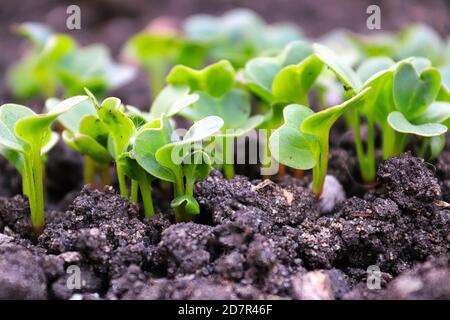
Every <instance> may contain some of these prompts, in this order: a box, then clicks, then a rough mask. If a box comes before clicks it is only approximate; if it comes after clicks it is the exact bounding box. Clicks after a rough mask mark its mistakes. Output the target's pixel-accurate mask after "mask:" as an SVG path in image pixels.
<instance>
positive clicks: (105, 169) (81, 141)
mask: <svg viewBox="0 0 450 320" xmlns="http://www.w3.org/2000/svg"><path fill="white" fill-rule="evenodd" d="M58 103H59V100H58V99H56V98H52V99H48V100H47V101H46V104H45V106H46V108H47V110H49V111H51V110H52V109H53V108H54V107H55V106H57V105H58ZM58 122H59V123H60V124H61V125H62V126H63V127H64V131H63V133H62V137H63V140H64V142H65V143H66V144H67V145H68V146H69V147H71V148H72V149H73V150H75V151H77V152H78V153H80V154H82V155H83V157H84V160H83V162H84V163H83V166H84V170H83V172H84V183H85V184H89V185H91V186H92V187H94V188H97V189H102V188H103V186H105V185H108V184H110V183H111V178H110V173H109V165H110V163H111V156H110V154H109V152H108V147H107V143H108V134H109V131H108V129H107V127H106V126H105V125H104V124H103V122H102V121H101V120H100V118H99V117H98V116H97V111H96V109H95V107H94V105H93V104H92V102H91V101H89V100H88V101H85V102H83V103H80V104H79V105H77V106H75V107H74V108H72V109H71V110H69V111H68V112H66V113H64V114H62V115H61V116H60V117H59V118H58ZM96 176H99V178H100V183H99V184H97V179H96Z"/></svg>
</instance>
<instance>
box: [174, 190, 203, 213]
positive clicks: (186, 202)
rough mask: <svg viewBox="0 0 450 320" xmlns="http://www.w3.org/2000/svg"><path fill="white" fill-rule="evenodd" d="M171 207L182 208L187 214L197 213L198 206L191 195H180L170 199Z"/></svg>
mask: <svg viewBox="0 0 450 320" xmlns="http://www.w3.org/2000/svg"><path fill="white" fill-rule="evenodd" d="M170 206H171V207H172V208H184V210H185V212H186V213H187V214H199V213H200V206H199V204H198V202H197V200H195V198H194V197H193V196H190V195H186V194H185V195H182V196H178V197H176V198H175V199H173V200H172V202H171V203H170Z"/></svg>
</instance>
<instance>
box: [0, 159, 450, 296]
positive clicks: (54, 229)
mask: <svg viewBox="0 0 450 320" xmlns="http://www.w3.org/2000/svg"><path fill="white" fill-rule="evenodd" d="M446 159H447V157H445V153H444V154H443V155H442V156H441V158H440V159H439V161H438V167H439V165H440V166H444V163H447V162H446ZM447 165H450V164H449V163H447ZM437 172H438V173H439V172H440V170H439V169H438V170H437ZM377 179H378V180H377V182H378V184H377V188H376V189H374V190H372V191H370V192H367V193H366V194H365V195H364V197H362V198H359V197H355V196H353V197H350V198H348V199H347V200H346V201H345V202H344V203H343V204H342V205H341V206H338V207H337V208H336V209H335V210H334V211H333V212H332V213H329V214H325V215H324V214H322V213H321V212H320V210H319V208H318V205H317V203H316V201H315V199H314V196H313V195H312V193H311V192H310V191H309V189H308V188H307V187H306V186H307V185H308V183H309V181H308V178H304V179H303V180H299V179H295V178H291V177H286V178H284V179H282V180H281V181H279V183H274V182H271V181H269V180H265V181H260V180H255V181H249V180H248V178H246V177H244V176H236V177H235V178H234V179H233V180H231V181H227V180H225V179H224V178H223V177H222V174H221V173H220V172H218V171H216V170H214V171H213V172H212V173H211V175H210V176H209V177H208V178H207V179H206V180H204V181H201V182H198V183H197V185H196V196H197V199H198V200H199V203H200V204H201V207H202V213H201V215H200V216H199V217H198V219H197V222H189V223H174V222H173V216H172V212H171V211H170V210H169V211H167V210H166V211H164V212H161V211H160V209H158V207H159V206H157V212H158V214H157V215H155V217H154V218H152V219H150V220H143V219H142V217H141V215H140V211H139V209H138V208H137V207H135V206H134V205H132V204H130V203H128V202H127V201H125V200H123V199H122V198H121V197H120V196H119V195H118V194H117V193H116V192H115V191H114V190H113V189H112V188H111V187H107V188H106V189H105V190H104V191H103V192H100V191H91V190H90V189H87V188H85V189H83V190H82V191H81V192H80V193H79V194H78V195H77V196H76V198H75V199H74V201H73V202H72V204H71V205H70V206H69V208H68V210H66V211H52V212H50V213H49V214H48V216H47V225H46V228H45V229H44V232H43V233H42V234H41V235H40V236H39V238H37V239H35V238H34V237H33V234H32V232H31V230H30V228H29V218H28V217H29V212H28V211H29V208H28V203H27V201H25V200H23V198H22V197H20V196H16V197H14V198H0V230H2V233H1V234H0V298H19V299H29V298H30V299H31V298H36V299H46V298H52V299H69V298H84V299H103V298H106V299H280V298H283V299H284V298H291V299H385V298H395V299H405V298H447V299H448V298H450V288H449V283H450V281H449V280H450V262H449V261H450V260H449V259H450V255H449V253H450V205H449V204H447V203H446V202H444V201H442V200H441V199H442V197H441V187H440V184H442V183H440V180H439V179H438V178H436V177H435V174H434V171H433V170H432V167H431V166H429V165H427V164H426V163H424V162H423V161H422V160H420V159H418V158H415V157H412V156H410V155H409V154H404V155H402V156H400V157H397V158H392V159H390V160H388V161H386V162H384V163H382V165H381V166H380V168H379V170H378V173H377ZM158 203H159V202H158ZM74 265H75V266H78V267H79V270H80V275H81V279H82V285H81V286H80V287H78V288H75V289H69V287H70V286H69V287H68V285H67V284H68V282H69V281H70V277H71V274H70V272H69V273H68V270H69V269H68V268H69V266H74ZM373 265H376V266H378V267H379V268H380V270H381V289H380V290H369V289H368V287H367V284H366V282H367V280H366V279H367V275H368V273H367V271H366V270H367V268H368V267H369V266H373ZM23 279H27V281H24V280H23Z"/></svg>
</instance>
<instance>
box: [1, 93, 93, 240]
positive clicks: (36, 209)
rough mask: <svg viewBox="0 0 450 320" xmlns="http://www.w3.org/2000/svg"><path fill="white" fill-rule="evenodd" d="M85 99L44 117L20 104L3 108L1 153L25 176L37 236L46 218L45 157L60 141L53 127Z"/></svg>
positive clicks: (72, 100) (60, 105)
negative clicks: (55, 122) (57, 119)
mask: <svg viewBox="0 0 450 320" xmlns="http://www.w3.org/2000/svg"><path fill="white" fill-rule="evenodd" d="M86 99H87V97H86V96H75V97H72V98H69V99H67V100H64V101H61V102H60V103H58V105H56V106H55V107H54V108H53V109H52V110H51V111H49V112H48V113H45V114H36V113H34V112H33V111H32V110H31V109H29V108H27V107H25V106H21V105H17V104H4V105H2V106H1V107H0V145H1V148H0V152H1V154H2V155H4V156H5V157H6V158H7V159H8V160H10V161H11V162H12V163H13V164H14V166H15V167H16V168H17V170H18V171H19V173H20V174H21V175H22V186H23V193H24V195H26V196H27V197H28V200H29V203H30V211H31V223H32V226H33V228H34V230H35V231H36V232H37V233H40V232H41V231H42V229H43V227H44V216H45V211H44V190H43V189H44V187H43V174H44V168H43V167H44V165H43V156H44V155H45V154H46V153H47V152H48V151H49V150H50V149H51V148H52V147H53V146H54V145H55V144H56V142H57V140H58V134H57V133H55V132H52V130H51V129H50V125H51V124H52V123H53V121H55V120H56V118H58V117H59V116H60V115H62V114H63V113H64V112H67V111H68V110H70V109H71V108H72V107H74V106H76V105H78V104H79V103H82V102H83V101H85V100H86Z"/></svg>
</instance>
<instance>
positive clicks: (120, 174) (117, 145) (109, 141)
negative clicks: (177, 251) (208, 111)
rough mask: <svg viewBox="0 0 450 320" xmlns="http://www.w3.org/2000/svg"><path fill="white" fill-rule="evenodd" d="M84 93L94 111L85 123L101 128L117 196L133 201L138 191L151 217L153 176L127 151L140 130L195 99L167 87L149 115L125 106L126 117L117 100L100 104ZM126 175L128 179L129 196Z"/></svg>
mask: <svg viewBox="0 0 450 320" xmlns="http://www.w3.org/2000/svg"><path fill="white" fill-rule="evenodd" d="M85 90H86V93H87V94H88V96H89V97H90V100H91V102H92V104H93V105H94V106H95V109H96V116H92V117H91V116H89V118H88V119H92V122H91V121H90V122H89V124H91V123H92V124H94V119H95V122H96V123H98V122H100V123H99V128H102V129H101V130H102V132H103V133H106V137H104V141H105V140H106V148H107V150H108V151H109V153H110V155H111V156H112V158H113V159H114V160H115V161H116V172H117V179H118V181H119V189H120V194H121V195H122V196H123V197H124V198H127V199H128V198H129V199H130V200H131V201H133V202H137V198H138V191H139V190H140V192H141V195H142V201H143V203H144V211H145V216H146V217H150V216H152V215H153V203H152V199H151V185H150V183H151V180H152V179H153V178H154V177H153V176H149V175H148V174H147V172H145V171H144V170H143V169H142V168H141V166H140V165H139V164H138V163H137V162H136V160H135V157H134V153H131V152H130V150H131V148H132V146H133V145H134V141H135V140H136V136H137V135H138V133H139V132H140V130H144V129H146V128H148V127H149V126H150V127H151V126H152V123H153V122H154V121H159V116H160V115H162V114H167V116H172V115H174V114H175V113H177V112H179V111H180V110H182V109H183V108H185V107H187V106H188V105H190V104H191V103H194V102H195V101H196V100H197V99H198V96H197V95H195V94H189V89H188V88H187V87H183V86H168V87H166V88H165V89H164V90H163V91H161V93H160V95H159V96H158V97H157V98H156V99H155V102H154V105H153V107H154V108H153V109H152V111H151V112H150V113H149V114H146V113H143V112H140V111H138V109H136V108H132V107H128V109H131V110H132V112H130V114H127V113H126V110H125V106H124V105H123V104H122V103H121V101H120V99H118V98H115V97H110V98H107V99H105V100H103V102H102V103H101V104H100V103H99V102H98V101H97V99H96V98H95V96H94V95H93V94H92V93H91V92H90V91H89V90H87V89H85ZM96 117H98V118H96ZM97 120H98V121H97ZM92 130H95V128H92ZM97 130H98V129H97ZM92 132H95V131H92ZM126 176H128V177H129V178H131V194H130V196H129V192H128V187H127V183H126Z"/></svg>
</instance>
